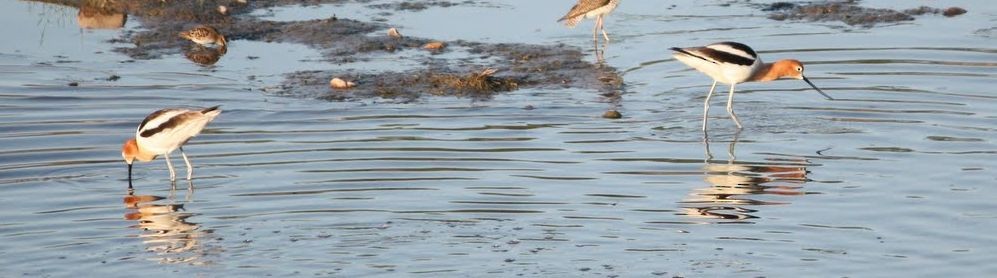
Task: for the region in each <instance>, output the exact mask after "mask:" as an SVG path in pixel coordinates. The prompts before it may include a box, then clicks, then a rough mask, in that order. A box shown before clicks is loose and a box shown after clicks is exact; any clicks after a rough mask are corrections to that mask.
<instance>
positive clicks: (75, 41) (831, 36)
mask: <svg viewBox="0 0 997 278" xmlns="http://www.w3.org/2000/svg"><path fill="white" fill-rule="evenodd" d="M569 2H571V1H525V0H522V1H495V2H494V3H493V2H480V3H478V4H475V5H471V6H458V7H451V8H438V7H436V8H430V9H428V10H425V11H419V12H398V13H394V14H391V15H383V14H379V11H377V10H369V9H367V8H366V7H365V6H364V4H348V5H324V6H313V7H298V6H295V7H285V8H275V9H272V10H264V11H257V12H255V13H254V15H257V16H261V17H263V18H266V19H269V20H301V19H311V18H313V17H312V15H315V16H318V17H324V16H327V15H328V13H330V12H328V11H332V13H336V14H337V15H338V16H339V17H346V18H357V19H360V20H373V19H376V18H384V19H387V20H388V22H397V24H398V25H399V26H400V29H401V30H402V32H403V33H404V34H410V35H414V36H421V37H431V38H442V39H468V40H476V41H486V42H510V41H520V42H528V43H540V44H556V43H564V44H569V45H578V46H581V47H589V45H590V41H589V39H590V33H589V31H590V29H589V28H590V27H591V26H592V25H591V24H592V23H591V21H588V22H586V23H584V24H582V25H581V26H580V27H579V28H577V29H573V30H569V29H565V28H563V27H561V26H559V25H557V24H556V23H555V22H554V19H556V18H558V17H560V16H561V15H562V13H563V12H564V11H565V10H567V9H568V8H569V7H570V4H571V3H569ZM922 2H923V3H922ZM949 2H951V3H949ZM703 3H706V4H703ZM864 3H865V2H864ZM671 4H674V6H671ZM866 4H868V5H870V6H874V7H892V8H898V9H905V8H911V7H914V6H917V5H921V4H924V5H942V4H943V3H936V1H868V3H866ZM944 4H946V5H957V6H961V7H965V8H966V9H968V10H969V11H970V12H969V13H967V14H965V15H963V16H959V17H954V18H945V17H942V16H921V17H918V19H917V20H916V21H912V22H905V23H902V24H895V25H888V26H879V27H875V28H871V29H863V28H852V27H847V26H844V25H841V24H840V23H809V22H780V21H772V20H769V19H767V18H766V17H765V14H764V12H761V11H759V10H757V9H756V8H754V7H751V6H748V5H743V4H737V3H735V4H733V5H725V4H723V3H721V2H719V1H669V2H668V3H667V4H665V3H664V2H662V1H629V2H627V1H624V3H623V4H622V5H621V6H620V8H619V9H618V10H617V11H616V13H614V14H613V15H612V16H611V17H610V18H609V19H608V21H607V25H606V27H607V29H608V30H609V31H610V34H611V35H612V36H613V38H614V41H613V42H612V44H611V45H610V46H609V48H608V50H607V52H606V57H605V58H606V61H607V63H608V64H609V65H611V66H613V67H616V68H617V69H619V70H620V71H621V72H624V81H625V91H624V92H623V94H622V98H619V99H607V98H605V97H603V96H601V95H600V94H599V93H598V92H595V91H586V90H576V89H563V90H520V91H516V92H511V93H507V94H502V95H499V96H497V97H495V98H494V99H492V100H486V101H475V100H470V99H462V98H449V97H429V98H423V99H421V100H419V101H416V102H413V103H396V102H391V101H384V100H363V101H355V102H325V101H317V100H313V99H307V98H291V97H281V96H273V95H270V94H267V93H265V92H263V90H262V89H263V88H266V87H267V86H272V85H275V84H277V83H279V82H280V81H281V80H282V77H281V76H282V75H281V74H283V73H286V72H289V71H295V70H313V69H334V68H340V67H349V66H351V65H350V64H342V65H331V64H324V63H322V62H321V61H322V57H321V55H320V54H319V52H318V51H316V50H313V49H309V48H307V47H303V46H299V45H294V44H267V43H261V42H248V41H238V40H237V41H234V42H232V47H231V50H230V52H229V53H228V54H227V55H226V56H225V57H222V58H221V60H220V61H219V62H218V64H216V65H215V66H212V67H202V66H198V65H196V64H193V63H191V62H190V61H187V60H186V58H184V57H183V56H181V55H173V56H166V57H163V58H162V59H155V60H132V59H130V58H128V57H126V56H123V55H120V54H117V53H115V52H112V51H111V50H112V49H113V48H115V47H126V46H127V45H120V44H113V43H108V42H106V41H107V40H108V39H111V38H116V37H118V36H119V35H120V34H121V32H124V31H123V30H80V29H79V28H78V27H77V26H76V22H75V16H76V10H75V9H71V8H64V7H58V6H52V5H47V4H39V3H32V2H5V3H3V4H0V6H2V7H3V12H0V13H3V16H0V22H2V23H3V25H2V26H4V27H0V28H2V29H3V30H5V36H4V37H5V38H6V40H4V42H3V43H0V76H3V78H0V107H2V109H0V146H2V148H0V204H2V209H0V238H2V240H0V268H2V269H4V273H5V274H4V275H14V276H22V275H23V276H72V275H76V274H77V273H79V271H80V270H81V269H85V270H86V272H87V273H91V274H93V275H98V274H104V275H111V276H125V275H127V276H134V275H135V274H143V275H144V274H153V275H175V274H178V273H180V274H203V275H207V276H241V275H253V276H260V275H281V276H288V275H291V276H297V275H300V276H305V275H309V276H312V275H330V274H333V275H341V276H359V275H412V276H429V277H435V276H440V275H460V276H481V275H494V276H512V275H517V274H522V275H526V276H578V275H584V276H612V275H622V276H650V275H668V276H676V275H677V276H794V277H795V276H943V275H944V276H957V277H980V276H986V275H992V274H993V273H997V267H995V266H994V264H993V263H992V261H994V260H995V259H997V256H995V255H994V254H997V245H995V244H994V243H995V242H997V236H995V233H994V231H997V205H995V203H994V200H995V198H997V187H995V185H997V175H995V171H994V170H995V168H997V155H995V154H997V144H995V142H994V138H995V134H997V125H995V123H997V112H995V111H997V94H995V93H994V87H993V85H994V84H995V81H997V48H995V45H997V44H995V42H997V41H995V40H994V36H993V31H992V30H993V28H994V26H993V25H994V22H995V21H994V19H995V18H997V9H995V8H994V6H993V5H990V4H989V2H988V1H947V2H946V3H944ZM446 16H452V18H455V19H454V20H457V19H456V18H467V17H469V16H480V17H481V18H482V20H478V21H472V22H466V25H465V24H459V25H460V26H459V27H458V26H455V24H452V22H455V21H450V20H447V19H446ZM510 17H516V18H517V19H516V20H512V21H510V22H508V23H509V24H504V23H502V22H500V21H499V20H505V19H507V18H510ZM484 19H488V20H484ZM129 20H130V21H128V22H127V23H126V25H125V28H124V30H131V29H135V28H140V25H139V24H138V22H137V21H136V20H134V19H132V18H129ZM461 22H464V21H461ZM447 27H454V29H448V28H447ZM721 40H736V41H740V42H744V43H747V44H749V45H751V46H753V47H754V48H755V49H756V50H759V52H760V55H761V56H762V57H763V59H765V60H767V61H773V60H776V59H779V58H789V57H794V58H797V59H800V60H802V61H805V62H806V63H807V66H808V67H807V73H808V75H809V76H810V78H811V79H812V80H814V82H815V83H816V84H817V85H818V86H821V87H822V88H824V90H825V91H827V92H828V93H829V94H831V95H833V96H835V97H837V98H839V99H840V100H838V101H827V100H824V99H823V98H822V97H820V95H818V94H817V93H816V92H813V91H812V89H809V87H808V86H807V85H806V84H805V83H803V82H798V81H780V82H773V83H768V84H747V85H742V86H739V87H738V88H739V92H740V93H739V94H738V95H737V99H736V101H735V104H736V105H735V109H736V110H737V111H738V112H739V116H740V117H741V119H742V121H743V122H744V124H745V129H744V131H742V132H740V133H735V132H734V126H733V123H732V122H731V121H730V120H729V119H727V118H726V117H725V115H724V113H723V109H721V108H717V107H720V106H722V104H721V103H720V101H719V100H718V102H716V103H715V104H714V107H715V109H713V113H712V117H711V124H710V131H711V132H710V138H709V139H710V140H709V141H708V142H704V141H703V137H702V133H701V132H700V131H699V127H700V126H699V125H700V117H701V115H702V114H701V113H702V106H701V105H702V101H703V99H704V97H705V91H706V90H707V89H708V88H709V85H710V81H709V80H708V79H707V78H706V77H705V76H703V75H701V74H699V73H698V72H695V71H693V70H690V69H688V68H686V67H685V66H684V65H682V64H680V63H677V62H676V61H674V60H672V59H671V58H670V57H669V51H668V50H667V48H668V47H671V46H693V45H701V44H706V43H709V42H714V41H721ZM248 56H254V57H253V58H252V59H250V58H248ZM257 57H258V58H257ZM593 59H594V57H593ZM368 63H369V64H358V65H353V66H357V67H366V69H369V70H375V69H377V70H383V69H391V68H392V67H394V66H399V67H415V66H418V65H417V64H411V63H408V62H404V61H403V62H401V64H399V65H395V63H394V62H392V60H391V59H383V60H378V59H374V60H373V62H368ZM248 74H251V75H254V78H248V77H247V75H248ZM112 76H118V77H120V79H117V80H114V78H111V77H112ZM70 83H74V84H78V86H68V84H70ZM720 89H721V90H726V87H723V86H722V87H721V88H720ZM216 104H221V105H222V107H223V109H224V111H225V112H224V113H223V114H222V115H221V116H220V117H219V118H218V119H217V120H216V121H215V122H214V123H212V124H211V125H210V126H209V127H208V129H206V130H205V131H204V133H203V134H202V136H199V137H197V138H196V139H194V140H192V141H191V142H190V144H189V145H188V147H187V148H185V149H186V150H187V152H188V154H189V155H191V160H192V161H193V162H194V165H195V172H194V175H195V177H196V178H195V180H194V181H193V187H194V189H193V190H187V188H188V187H187V184H186V182H179V183H178V184H177V188H178V189H177V190H176V191H173V190H171V189H170V188H171V186H170V182H169V180H168V172H167V170H166V165H165V163H164V162H162V161H161V160H157V161H154V162H152V163H144V164H137V165H136V168H135V169H136V172H135V176H136V180H135V185H136V189H135V191H134V192H133V193H129V192H127V191H126V187H127V180H126V168H125V165H124V163H122V161H121V157H120V155H119V147H120V144H121V143H122V142H123V141H124V140H125V139H126V138H127V137H129V136H131V135H132V132H133V130H134V128H135V126H136V125H137V123H138V122H139V121H140V120H141V119H142V118H143V117H144V116H145V115H146V114H148V113H149V112H151V111H153V110H156V109H159V108H162V107H165V106H209V105H216ZM527 107H532V108H533V109H526V108H527ZM611 108H612V109H618V110H620V112H622V113H623V115H624V117H623V118H622V119H619V120H608V119H603V118H601V117H600V115H601V114H602V112H603V111H605V110H607V109H611ZM174 161H179V160H174ZM182 168H183V167H180V169H178V170H179V171H181V173H183V169H182Z"/></svg>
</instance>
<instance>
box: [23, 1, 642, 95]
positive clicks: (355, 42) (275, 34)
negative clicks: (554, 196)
mask: <svg viewBox="0 0 997 278" xmlns="http://www.w3.org/2000/svg"><path fill="white" fill-rule="evenodd" d="M40 2H49V3H56V4H62V5H69V6H76V7H90V8H89V9H93V7H95V6H99V8H100V9H101V10H107V11H110V12H119V13H125V14H128V15H131V16H133V17H134V18H138V21H139V22H140V23H141V24H142V26H143V28H141V29H136V30H129V31H127V32H126V33H125V34H124V35H123V36H122V37H121V38H119V39H117V40H118V41H116V42H118V43H129V44H132V45H133V46H129V47H122V48H118V49H116V51H119V52H121V53H124V54H126V55H128V56H130V57H132V58H134V59H158V58H161V57H163V56H164V55H175V54H183V55H184V56H185V57H187V58H188V59H189V60H191V61H192V62H194V63H198V64H201V65H212V64H215V63H216V62H218V60H219V59H218V58H219V56H220V55H224V53H213V52H211V51H210V50H205V49H202V48H200V47H196V46H194V44H192V43H190V42H189V41H186V40H184V39H182V38H180V37H179V36H178V34H179V33H180V32H181V31H184V30H186V29H189V28H192V27H195V26H197V25H201V24H206V25H210V26H212V27H215V28H216V29H218V30H219V31H220V32H221V33H222V34H224V35H225V36H226V38H227V40H228V41H230V42H231V41H237V40H251V41H263V42H284V43H300V44H304V45H308V46H310V47H312V48H315V49H317V50H319V51H320V53H322V55H323V57H324V59H325V60H326V61H328V62H329V63H330V64H338V65H342V67H341V68H343V69H342V70H336V71H301V72H292V73H288V74H287V75H286V80H285V81H284V82H282V83H281V84H279V85H277V86H270V87H267V88H264V91H266V92H268V93H273V94H279V95H285V96H304V97H316V98H320V99H327V100H352V99H361V98H370V97H379V98H389V99H397V100H402V101H407V100H413V99H417V98H419V97H420V96H423V95H426V94H431V95H448V96H469V97H475V98H490V97H491V95H492V94H495V93H500V92H508V91H513V90H516V89H520V88H535V87H542V88H576V89H587V90H596V91H599V92H601V93H604V94H606V93H613V92H614V91H616V90H619V89H620V88H621V86H622V84H623V83H622V78H621V77H620V75H619V74H618V73H617V72H616V70H615V69H614V68H611V67H608V66H605V65H603V64H596V63H592V62H590V61H587V60H586V57H587V56H586V55H585V54H584V53H583V52H582V51H581V49H579V48H577V47H572V46H565V45H553V46H552V45H531V44H492V43H482V42H469V41H443V43H444V44H445V45H446V47H443V48H440V49H424V48H423V46H424V45H426V44H427V43H430V42H435V41H436V40H434V39H432V38H419V37H411V36H401V37H393V36H389V35H388V34H387V32H386V31H387V30H388V29H390V28H391V27H393V26H390V25H388V24H387V23H380V22H363V21H358V20H354V19H348V18H339V17H337V16H335V15H332V16H331V17H329V18H325V19H316V20H307V21H280V22H277V21H268V20H261V19H260V18H258V17H255V16H251V15H249V13H250V12H252V11H253V10H256V9H263V8H270V7H277V6H287V5H317V4H334V3H347V2H351V1H344V0H257V1H245V2H243V1H233V0H203V1H158V0H146V1H114V0H78V1H68V0H52V1H49V0H46V1H40ZM358 2H361V3H367V2H372V1H369V0H361V1H358ZM471 4H475V2H472V1H463V2H450V1H435V0H434V1H406V2H403V3H387V4H380V3H371V4H369V5H366V7H368V8H372V9H385V10H390V11H391V12H413V11H420V10H423V9H426V8H428V7H440V8H446V7H451V6H457V5H471ZM220 6H224V8H219V7H220ZM233 47H238V46H237V45H235V46H233ZM403 50H417V51H426V52H428V53H429V54H430V55H428V56H429V57H428V58H427V57H426V55H403V54H399V53H400V51H403ZM451 51H464V52H466V53H467V56H471V57H473V58H467V57H463V58H461V57H458V58H453V57H454V56H461V55H435V54H441V53H447V52H451ZM406 53H408V52H406ZM219 54H220V55H219ZM409 56H411V57H409ZM442 56H447V57H450V58H441V57H442ZM384 57H390V59H410V60H412V61H415V62H416V63H418V64H420V65H424V67H423V68H419V69H414V70H407V71H384V72H370V71H366V70H365V69H363V68H361V67H350V63H354V62H362V61H366V60H371V59H377V58H384ZM472 60H473V61H472ZM223 62H224V61H223ZM485 71H488V72H489V74H481V73H483V72H485ZM336 77H339V78H343V79H345V80H348V81H351V82H355V83H356V84H357V85H356V86H355V87H352V88H349V89H333V88H331V87H330V86H329V81H330V79H332V78H336ZM249 78H251V77H249Z"/></svg>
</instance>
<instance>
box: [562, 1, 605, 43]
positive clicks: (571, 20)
mask: <svg viewBox="0 0 997 278" xmlns="http://www.w3.org/2000/svg"><path fill="white" fill-rule="evenodd" d="M619 4H620V0H578V3H577V4H575V6H574V7H571V10H570V11H568V14H565V15H564V17H562V18H561V19H558V20H557V22H561V21H564V25H567V26H568V27H575V25H577V24H578V22H579V21H582V19H585V18H595V28H594V29H592V41H594V42H595V43H596V47H598V45H599V31H602V36H603V37H604V38H606V43H607V44H608V43H609V34H607V33H606V29H605V28H603V27H604V26H603V23H604V22H603V21H604V19H605V18H606V15H607V14H609V13H610V12H612V11H613V10H614V9H616V6H617V5H619Z"/></svg>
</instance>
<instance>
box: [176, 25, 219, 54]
mask: <svg viewBox="0 0 997 278" xmlns="http://www.w3.org/2000/svg"><path fill="white" fill-rule="evenodd" d="M180 37H181V38H185V39H188V40H190V41H192V42H194V43H197V44H200V45H203V46H209V45H216V46H218V47H221V48H223V49H224V48H226V46H225V44H226V41H225V36H223V35H222V34H221V33H219V32H218V29H215V28H214V27H211V26H207V25H200V26H197V27H194V28H193V29H190V30H187V31H183V32H180Z"/></svg>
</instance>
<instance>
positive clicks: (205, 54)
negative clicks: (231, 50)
mask: <svg viewBox="0 0 997 278" xmlns="http://www.w3.org/2000/svg"><path fill="white" fill-rule="evenodd" d="M226 51H227V48H225V47H218V48H213V47H205V46H201V45H194V46H192V47H190V48H188V49H186V50H184V52H183V54H184V56H185V57H187V60H190V61H191V62H194V63H195V64H198V65H202V66H210V65H214V64H215V63H217V62H218V59H221V58H222V56H225V52H226Z"/></svg>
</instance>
